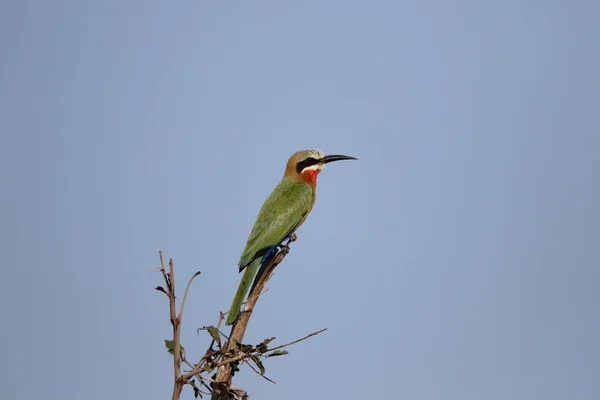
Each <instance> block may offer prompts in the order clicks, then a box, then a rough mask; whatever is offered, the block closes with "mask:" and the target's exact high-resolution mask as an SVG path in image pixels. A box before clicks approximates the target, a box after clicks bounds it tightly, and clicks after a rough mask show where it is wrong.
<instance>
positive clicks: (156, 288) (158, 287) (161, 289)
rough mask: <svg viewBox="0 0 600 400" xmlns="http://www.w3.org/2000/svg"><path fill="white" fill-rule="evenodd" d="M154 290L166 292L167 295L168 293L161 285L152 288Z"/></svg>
mask: <svg viewBox="0 0 600 400" xmlns="http://www.w3.org/2000/svg"><path fill="white" fill-rule="evenodd" d="M154 289H155V290H158V291H159V292H163V293H164V294H166V295H167V296H168V295H169V294H168V293H167V291H166V290H165V289H164V288H163V287H162V286H157V287H155V288H154Z"/></svg>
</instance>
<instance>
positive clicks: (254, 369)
mask: <svg viewBox="0 0 600 400" xmlns="http://www.w3.org/2000/svg"><path fill="white" fill-rule="evenodd" d="M244 362H245V363H246V364H247V365H248V366H249V367H250V368H252V371H254V372H256V374H257V375H260V376H261V377H263V378H265V379H266V380H268V381H269V382H271V383H277V382H275V381H274V380H272V379H269V378H267V377H266V376H265V375H263V374H261V373H260V371H257V370H256V368H254V367H253V366H252V364H250V361H248V359H245V360H244Z"/></svg>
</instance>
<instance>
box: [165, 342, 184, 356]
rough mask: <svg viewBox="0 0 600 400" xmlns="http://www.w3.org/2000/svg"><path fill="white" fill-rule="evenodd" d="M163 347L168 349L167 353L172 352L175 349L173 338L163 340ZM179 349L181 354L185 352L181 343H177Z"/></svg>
mask: <svg viewBox="0 0 600 400" xmlns="http://www.w3.org/2000/svg"><path fill="white" fill-rule="evenodd" d="M165 347H166V348H167V350H168V351H169V353H171V354H173V353H174V351H175V341H174V340H165ZM179 351H180V353H181V354H183V353H184V352H185V349H184V348H183V346H182V345H179Z"/></svg>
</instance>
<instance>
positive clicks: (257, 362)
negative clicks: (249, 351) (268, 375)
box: [250, 355, 265, 375]
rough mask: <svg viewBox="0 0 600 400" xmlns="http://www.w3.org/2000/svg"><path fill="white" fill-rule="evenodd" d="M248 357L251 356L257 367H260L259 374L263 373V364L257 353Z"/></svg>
mask: <svg viewBox="0 0 600 400" xmlns="http://www.w3.org/2000/svg"><path fill="white" fill-rule="evenodd" d="M250 358H252V361H254V363H255V364H256V366H257V367H258V369H260V374H261V375H264V374H265V366H264V365H263V363H262V361H260V357H258V356H257V355H252V356H250Z"/></svg>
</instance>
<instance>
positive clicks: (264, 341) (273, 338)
mask: <svg viewBox="0 0 600 400" xmlns="http://www.w3.org/2000/svg"><path fill="white" fill-rule="evenodd" d="M273 340H275V337H272V338H268V339H265V340H263V341H262V343H260V344H257V345H256V347H258V346H261V345H263V346H266V345H268V344H269V343H271V342H272V341H273Z"/></svg>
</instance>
